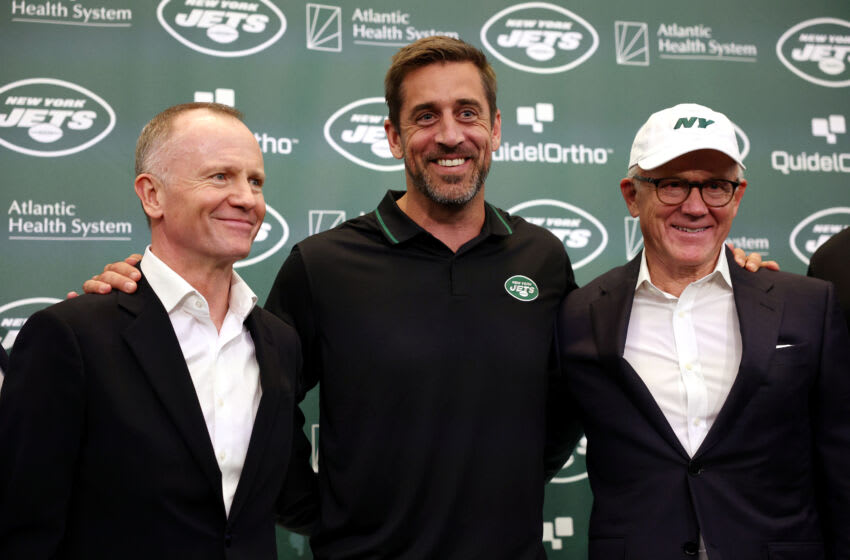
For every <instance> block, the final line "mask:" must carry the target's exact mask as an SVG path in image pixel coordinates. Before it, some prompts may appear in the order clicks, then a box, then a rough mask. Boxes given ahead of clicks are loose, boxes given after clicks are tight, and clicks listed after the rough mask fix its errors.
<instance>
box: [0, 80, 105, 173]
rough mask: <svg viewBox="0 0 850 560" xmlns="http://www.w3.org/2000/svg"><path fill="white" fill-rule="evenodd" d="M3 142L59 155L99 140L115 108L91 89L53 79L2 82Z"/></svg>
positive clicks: (30, 151)
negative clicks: (4, 83)
mask: <svg viewBox="0 0 850 560" xmlns="http://www.w3.org/2000/svg"><path fill="white" fill-rule="evenodd" d="M0 111H2V112H0V145H3V146H5V147H6V148H9V149H10V150H14V151H16V152H20V153H22V154H26V155H30V156H36V157H60V156H67V155H70V154H74V153H77V152H81V151H83V150H85V149H87V148H90V147H91V146H93V145H95V144H97V143H98V142H100V141H101V140H102V139H103V138H105V137H106V136H107V135H108V134H109V133H110V132H112V129H113V128H114V127H115V111H113V110H112V107H110V106H109V104H108V103H107V102H106V101H104V100H103V99H102V98H101V97H100V96H98V95H97V94H95V93H94V92H92V91H89V90H88V89H86V88H84V87H82V86H79V85H77V84H73V83H71V82H65V81H63V80H55V79H53V78H30V79H27V80H20V81H17V82H13V83H11V84H6V85H5V86H3V87H0Z"/></svg>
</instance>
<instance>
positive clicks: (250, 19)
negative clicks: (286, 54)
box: [156, 0, 286, 57]
mask: <svg viewBox="0 0 850 560" xmlns="http://www.w3.org/2000/svg"><path fill="white" fill-rule="evenodd" d="M156 17H157V19H159V23H160V25H162V27H163V28H164V29H165V30H166V31H167V32H168V33H169V34H170V35H171V36H172V37H174V38H175V39H177V40H178V41H180V42H181V43H183V44H184V45H186V46H187V47H189V48H190V49H192V50H194V51H198V52H199V53H203V54H208V55H211V56H224V57H234V56H247V55H249V54H254V53H256V52H260V51H261V50H263V49H265V48H267V47H269V46H270V45H272V44H273V43H275V42H276V41H277V40H278V39H280V38H281V36H283V34H284V32H285V31H286V17H285V16H284V15H283V12H281V11H280V9H279V8H278V7H277V6H275V5H274V4H273V3H272V2H270V1H269V0H252V1H250V2H242V1H236V0H162V2H160V4H159V7H158V8H157V10H156Z"/></svg>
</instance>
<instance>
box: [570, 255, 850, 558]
mask: <svg viewBox="0 0 850 560" xmlns="http://www.w3.org/2000/svg"><path fill="white" fill-rule="evenodd" d="M727 258H729V259H730V266H729V269H730V274H731V277H732V283H733V287H734V293H735V305H736V308H737V312H738V318H739V321H740V327H741V338H742V342H743V354H742V358H741V364H740V367H739V370H738V374H737V377H736V379H735V381H734V383H733V386H732V388H731V391H730V393H729V395H728V397H727V399H726V402H725V403H724V405H723V407H722V409H721V411H720V413H719V414H718V416H717V419H716V420H715V423H714V424H713V426H712V427H711V429H710V430H709V432H708V434H707V436H706V438H705V440H704V441H703V443H702V445H701V446H700V448H699V449H698V450H697V452H696V453H695V455H694V456H693V458H691V457H689V456H688V453H687V452H686V451H685V450H684V448H683V447H682V445H681V444H680V442H679V440H678V439H677V437H676V435H675V434H674V433H673V430H672V428H671V427H670V425H669V423H668V422H667V420H666V418H665V417H664V415H663V413H662V412H661V410H660V409H659V407H658V405H657V404H656V402H655V400H654V399H653V397H652V395H651V394H650V392H649V390H648V388H647V387H646V385H645V384H644V383H643V381H642V379H641V378H640V377H639V376H638V374H637V373H636V372H635V371H634V370H633V369H632V367H631V366H630V365H629V364H628V362H626V360H625V359H623V348H624V346H625V341H626V333H627V328H628V321H629V316H630V313H631V306H632V300H633V298H634V289H635V284H636V282H637V275H638V271H639V268H640V257H638V258H637V259H635V260H634V261H632V262H631V263H629V264H628V265H626V266H623V267H620V268H617V269H614V270H612V271H611V272H609V273H607V274H605V275H603V276H601V277H600V278H597V279H596V280H594V281H593V282H591V283H590V284H589V285H588V286H586V287H584V288H582V289H580V290H577V291H575V292H573V293H572V294H570V296H569V297H568V298H567V300H566V302H565V303H564V305H563V307H562V309H561V312H560V315H559V324H558V330H559V344H560V348H561V352H562V360H563V375H564V379H563V380H564V381H565V382H566V387H567V389H568V391H567V392H566V393H565V394H564V395H563V407H562V409H561V410H562V414H563V415H567V414H570V413H572V412H575V411H578V414H580V415H581V417H582V420H583V423H584V426H585V432H586V434H587V438H588V448H587V469H588V476H589V479H590V484H591V488H592V490H593V496H594V504H593V510H592V514H591V520H590V540H589V551H590V558H591V559H592V560H615V559H618V558H628V559H630V560H642V559H645V560H667V559H674V558H675V559H680V558H687V557H689V555H688V553H695V546H696V540H697V535H698V533H699V532H700V531H701V532H702V535H703V538H704V540H705V542H706V547H707V551H708V556H709V558H710V559H711V560H749V559H753V560H756V559H758V560H763V559H822V558H850V341H848V335H847V331H846V327H845V325H844V323H843V321H842V318H841V315H840V313H839V310H838V306H837V305H836V302H835V297H834V294H833V290H832V287H831V286H830V285H829V284H828V283H826V282H822V281H819V280H814V279H811V278H805V277H802V276H796V275H792V274H787V273H782V272H770V271H766V270H761V271H759V272H758V273H751V272H747V271H744V270H743V269H741V268H739V267H738V266H737V265H736V264H735V263H734V261H732V260H731V254H729V256H728V257H727ZM562 390H563V388H562Z"/></svg>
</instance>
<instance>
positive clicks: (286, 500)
mask: <svg viewBox="0 0 850 560" xmlns="http://www.w3.org/2000/svg"><path fill="white" fill-rule="evenodd" d="M296 346H297V348H298V352H297V354H298V357H297V362H298V364H297V370H298V372H300V371H301V367H302V359H301V349H300V345H296ZM296 377H297V378H299V379H300V378H301V376H300V374H299V375H297V376H296ZM303 399H304V390H303V389H302V388H301V387H298V388H297V389H296V400H297V404H296V406H295V411H294V418H293V424H292V428H293V434H292V450H291V454H290V460H289V468H288V469H287V472H286V479H285V480H284V483H283V488H282V489H281V492H280V496H279V497H278V502H277V512H278V523H280V524H281V525H283V526H284V527H286V528H287V529H289V530H290V531H295V532H296V533H301V534H303V535H311V534H313V532H314V530H315V528H316V525H317V522H318V518H319V505H318V501H319V500H318V488H317V484H316V474H315V473H314V472H313V467H312V464H311V460H310V459H311V447H310V442H309V440H308V439H307V436H306V435H305V434H304V413H303V412H302V411H301V401H302V400H303Z"/></svg>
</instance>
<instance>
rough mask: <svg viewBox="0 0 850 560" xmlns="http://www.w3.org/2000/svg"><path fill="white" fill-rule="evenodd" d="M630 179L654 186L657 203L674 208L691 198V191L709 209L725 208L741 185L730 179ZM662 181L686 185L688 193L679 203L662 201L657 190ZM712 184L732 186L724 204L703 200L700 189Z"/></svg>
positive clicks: (641, 177)
mask: <svg viewBox="0 0 850 560" xmlns="http://www.w3.org/2000/svg"><path fill="white" fill-rule="evenodd" d="M631 178H632V179H637V180H638V181H643V182H644V183H649V184H651V185H652V186H654V187H655V197H656V198H657V199H658V201H659V202H660V203H661V204H665V205H667V206H676V205H677V204H682V203H683V202H685V201H686V200H687V199H688V197H689V196H691V189H699V196H700V198H701V199H702V201H703V202H704V203H705V205H706V206H709V207H711V208H722V207H724V206H726V205H727V204H729V203H730V202H732V199H733V198H734V197H735V191H736V190H737V189H738V187H739V186H740V185H741V181H733V180H731V179H709V180H708V181H686V180H685V179H682V178H680V177H659V178H658V179H652V178H650V177H643V176H641V175H632V176H631ZM662 181H678V182H680V183H682V184H685V185H688V192H687V193H686V194H685V197H684V198H683V199H682V200H680V201H679V202H667V201H665V200H662V199H661V194H659V192H658V190H659V189H658V186H659V184H660V183H661V182H662ZM712 182H714V183H728V184H730V185H732V191H731V192H730V193H729V198H728V199H726V202H724V203H723V204H713V203H709V202H708V201H707V200H706V199H705V195H704V194H703V190H702V189H703V188H704V187H705V186H706V183H712Z"/></svg>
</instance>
